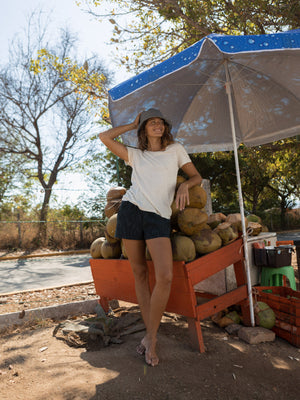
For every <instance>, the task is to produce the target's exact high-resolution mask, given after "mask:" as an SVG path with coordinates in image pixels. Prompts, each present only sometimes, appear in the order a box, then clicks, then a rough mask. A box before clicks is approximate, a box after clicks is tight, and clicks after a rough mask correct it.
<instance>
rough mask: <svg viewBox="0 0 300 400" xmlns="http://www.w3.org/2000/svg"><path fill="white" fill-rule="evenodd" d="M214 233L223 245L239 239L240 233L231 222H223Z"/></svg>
mask: <svg viewBox="0 0 300 400" xmlns="http://www.w3.org/2000/svg"><path fill="white" fill-rule="evenodd" d="M214 232H216V233H217V234H218V235H219V236H220V238H221V239H222V244H223V245H226V244H229V243H231V242H233V241H234V240H235V239H237V237H238V232H237V231H236V229H234V228H233V227H232V226H231V225H230V223H229V222H222V224H219V225H218V226H217V227H216V228H215V229H214Z"/></svg>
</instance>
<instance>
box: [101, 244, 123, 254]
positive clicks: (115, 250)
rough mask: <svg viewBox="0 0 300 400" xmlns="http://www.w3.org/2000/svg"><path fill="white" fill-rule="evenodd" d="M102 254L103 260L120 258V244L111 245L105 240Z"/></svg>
mask: <svg viewBox="0 0 300 400" xmlns="http://www.w3.org/2000/svg"><path fill="white" fill-rule="evenodd" d="M101 253H102V257H103V258H120V256H121V246H120V243H119V242H117V243H109V242H108V241H107V240H105V241H104V242H103V244H102V247H101Z"/></svg>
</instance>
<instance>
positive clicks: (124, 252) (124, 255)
mask: <svg viewBox="0 0 300 400" xmlns="http://www.w3.org/2000/svg"><path fill="white" fill-rule="evenodd" d="M121 251H122V254H123V257H124V258H128V256H127V253H126V249H125V246H124V242H123V240H121Z"/></svg>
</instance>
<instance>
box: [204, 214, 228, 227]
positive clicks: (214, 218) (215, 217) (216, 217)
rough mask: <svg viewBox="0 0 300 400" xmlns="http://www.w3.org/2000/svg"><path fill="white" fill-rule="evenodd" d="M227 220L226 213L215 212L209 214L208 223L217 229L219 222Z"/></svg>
mask: <svg viewBox="0 0 300 400" xmlns="http://www.w3.org/2000/svg"><path fill="white" fill-rule="evenodd" d="M225 220H226V215H224V214H222V213H215V214H211V215H209V216H208V219H207V223H208V225H209V226H210V227H211V229H215V228H216V227H217V226H218V225H219V224H221V223H222V222H224V221H225Z"/></svg>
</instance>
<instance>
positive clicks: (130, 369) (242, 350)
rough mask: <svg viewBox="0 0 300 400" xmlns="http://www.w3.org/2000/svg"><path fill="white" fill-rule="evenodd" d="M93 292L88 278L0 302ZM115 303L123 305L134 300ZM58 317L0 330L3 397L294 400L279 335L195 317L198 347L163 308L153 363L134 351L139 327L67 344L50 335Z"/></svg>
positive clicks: (298, 352)
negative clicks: (247, 338)
mask: <svg viewBox="0 0 300 400" xmlns="http://www.w3.org/2000/svg"><path fill="white" fill-rule="evenodd" d="M94 297H95V292H94V286H93V284H91V285H78V286H76V288H75V287H73V288H72V287H64V288H58V289H53V290H49V291H41V292H38V291H35V292H27V293H19V294H15V295H12V296H6V298H5V299H4V298H2V299H1V296H0V300H1V301H2V303H1V305H0V308H1V313H4V311H5V312H13V311H21V310H22V309H26V308H27V309H29V308H33V307H40V306H45V305H51V304H56V303H62V302H65V301H66V300H68V301H69V300H70V298H72V299H74V298H76V299H90V298H94ZM45 302H46V303H47V304H45ZM120 306H122V307H124V310H125V312H127V311H126V310H128V312H129V310H130V309H131V307H132V305H131V304H128V303H123V302H120ZM134 312H135V313H136V315H137V316H139V317H140V314H139V311H138V310H135V311H134ZM80 318H81V319H82V318H83V317H79V319H80ZM57 324H58V322H57V321H56V322H55V321H51V320H47V321H35V323H34V324H33V325H32V326H27V327H26V326H22V327H19V328H14V329H11V330H10V331H6V332H3V333H2V334H0V399H1V400H11V399H21V400H29V399H30V400H44V399H51V400H115V399H118V400H119V399H120V400H123V399H124V400H185V399H188V400H199V399H201V400H208V399H209V400H218V399H222V400H227V399H228V400H237V399H239V400H240V399H246V400H248V399H249V400H273V399H276V400H296V399H299V391H300V349H299V348H296V347H294V346H293V345H291V344H290V343H288V342H286V341H285V340H283V339H281V338H278V337H276V339H275V341H274V342H268V343H261V344H259V345H250V344H248V343H246V342H244V341H242V340H240V339H239V338H238V337H237V336H236V335H229V334H227V332H226V331H225V329H223V328H220V327H219V326H217V325H216V324H214V323H213V322H212V321H211V320H210V319H208V320H205V321H202V322H201V327H202V333H203V337H204V343H205V346H206V352H205V353H202V354H200V353H198V352H197V351H195V350H193V349H192V348H191V347H190V345H189V333H188V326H187V323H186V320H185V319H184V318H183V317H180V316H176V315H175V314H166V315H165V316H164V318H163V321H162V324H161V327H160V329H159V335H158V339H159V342H158V354H159V357H160V364H159V365H158V366H157V367H154V368H153V367H149V366H147V365H146V364H145V362H144V359H143V357H142V356H140V355H138V354H137V353H136V351H135V348H136V345H137V344H138V343H139V342H140V340H141V338H142V337H143V333H144V332H143V331H140V332H137V333H133V334H130V335H127V336H124V337H122V339H123V343H121V344H110V345H109V346H107V347H104V346H103V344H102V342H94V344H93V345H89V346H85V347H71V346H70V345H69V344H68V343H67V342H66V341H65V340H61V339H62V338H61V336H59V335H57V336H56V337H55V336H53V332H54V329H55V328H56V327H57Z"/></svg>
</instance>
